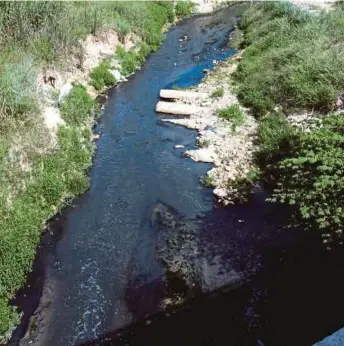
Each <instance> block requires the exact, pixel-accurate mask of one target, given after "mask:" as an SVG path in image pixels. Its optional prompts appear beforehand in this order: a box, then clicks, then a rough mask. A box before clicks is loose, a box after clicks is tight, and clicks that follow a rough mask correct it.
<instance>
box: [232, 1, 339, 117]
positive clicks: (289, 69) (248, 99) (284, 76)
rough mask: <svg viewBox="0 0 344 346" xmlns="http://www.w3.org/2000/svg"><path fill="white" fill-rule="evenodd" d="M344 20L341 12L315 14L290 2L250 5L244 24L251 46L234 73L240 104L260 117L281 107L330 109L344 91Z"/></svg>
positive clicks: (247, 41)
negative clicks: (302, 9)
mask: <svg viewBox="0 0 344 346" xmlns="http://www.w3.org/2000/svg"><path fill="white" fill-rule="evenodd" d="M343 18H344V16H343V11H342V10H336V11H330V12H329V13H325V12H322V13H319V14H318V15H311V14H308V13H307V12H306V11H301V10H299V9H298V8H297V7H296V6H293V5H292V4H290V3H286V2H261V3H258V4H255V5H253V6H251V7H250V9H249V10H248V11H247V12H246V13H245V14H244V16H243V19H242V22H241V29H242V30H243V31H244V33H245V44H246V45H247V46H248V47H247V49H246V51H245V53H244V56H243V59H242V61H241V63H240V64H239V66H238V70H237V72H236V74H235V79H236V82H237V87H238V95H239V98H240V100H241V101H242V102H243V103H244V104H245V105H246V106H248V107H251V108H252V109H253V110H254V111H255V112H256V114H257V115H264V114H266V113H267V112H268V111H271V110H272V109H273V108H274V107H275V105H276V104H278V105H281V106H283V108H284V109H285V110H292V109H295V108H296V109H309V110H312V109H314V110H319V111H322V112H327V111H329V110H331V109H332V108H333V106H334V104H335V102H336V98H337V97H338V95H339V94H340V93H341V92H342V90H343V81H344V60H343V59H342V58H341V56H342V54H343V53H344V44H343V42H344V40H343V38H344V31H343V30H342V27H343V25H344V19H343ZM262 71H264V73H262Z"/></svg>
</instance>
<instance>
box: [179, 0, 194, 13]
mask: <svg viewBox="0 0 344 346" xmlns="http://www.w3.org/2000/svg"><path fill="white" fill-rule="evenodd" d="M194 7H195V5H194V3H193V2H192V1H188V0H179V1H177V4H176V15H177V16H178V17H186V16H189V15H190V14H191V13H192V10H193V8H194Z"/></svg>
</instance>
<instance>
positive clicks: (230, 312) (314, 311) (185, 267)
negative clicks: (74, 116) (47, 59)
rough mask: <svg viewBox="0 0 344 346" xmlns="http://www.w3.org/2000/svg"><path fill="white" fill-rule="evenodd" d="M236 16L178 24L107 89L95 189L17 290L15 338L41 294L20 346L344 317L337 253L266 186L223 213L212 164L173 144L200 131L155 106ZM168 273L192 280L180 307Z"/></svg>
mask: <svg viewBox="0 0 344 346" xmlns="http://www.w3.org/2000/svg"><path fill="white" fill-rule="evenodd" d="M241 12H242V7H239V6H236V7H232V8H229V9H225V10H221V11H219V12H217V13H215V14H213V15H210V16H201V17H194V18H191V19H188V20H185V21H183V22H181V23H180V24H179V25H178V26H177V27H175V28H172V29H171V30H170V31H169V32H168V34H167V37H166V41H165V42H164V44H163V45H162V47H161V48H160V49H159V51H158V52H156V53H154V54H152V56H151V57H150V58H149V59H148V61H147V62H146V63H145V64H144V66H143V67H142V69H141V70H140V71H138V72H137V73H136V74H135V75H134V76H133V77H131V78H130V80H129V82H127V83H125V84H121V85H119V86H118V87H116V88H114V89H113V90H112V91H111V93H110V99H109V103H108V105H107V107H106V110H105V113H104V115H103V117H102V119H101V122H100V124H99V126H98V128H97V131H99V132H100V133H101V137H100V140H99V141H98V143H97V153H96V155H95V158H94V166H93V168H92V170H91V173H90V178H91V187H90V190H89V191H88V192H87V193H86V194H85V195H84V196H83V197H82V198H80V199H78V200H77V201H76V202H75V204H76V208H71V209H69V210H66V211H65V212H64V213H63V215H61V216H60V218H59V219H58V220H55V221H54V222H53V223H52V225H51V230H52V233H53V234H54V237H53V239H51V237H50V238H49V237H48V235H49V234H48V235H46V237H48V238H49V240H47V242H48V243H49V242H50V243H49V244H50V246H48V245H47V244H46V245H45V246H42V248H41V250H40V251H39V252H38V256H37V260H36V265H35V270H34V272H33V274H32V275H31V276H30V278H29V281H28V283H29V284H30V287H29V288H26V290H24V291H23V292H21V293H19V295H18V299H17V301H18V303H19V305H20V307H22V309H23V310H24V313H25V318H23V322H22V325H21V327H20V328H18V330H17V332H16V333H15V335H14V337H13V341H12V342H11V343H12V344H18V342H19V341H18V340H19V339H20V338H21V337H22V336H23V333H24V332H23V331H24V330H25V329H27V328H28V319H27V316H28V315H30V314H32V312H33V311H32V310H34V309H35V308H36V307H37V304H38V300H39V299H40V306H39V309H38V313H37V318H36V322H35V323H34V324H33V325H31V329H33V330H34V332H33V334H32V335H34V334H35V335H36V336H35V337H34V338H33V339H32V340H30V337H29V338H25V339H23V340H22V342H21V344H22V345H24V344H25V343H26V342H28V341H29V340H30V341H32V343H31V344H33V345H51V346H54V345H59V346H60V345H75V344H82V343H84V344H93V345H98V344H118V345H121V344H123V345H124V344H126V345H263V344H264V345H273V346H276V345H286V346H287V345H288V346H289V345H300V346H301V345H308V344H311V343H312V342H315V341H316V340H318V339H320V338H321V337H322V336H325V335H326V334H327V333H329V332H331V331H334V330H335V329H336V328H337V327H338V328H339V327H340V323H341V321H342V322H343V324H344V318H342V317H343V315H344V309H343V308H344V305H343V299H344V298H343V297H342V296H343V295H341V294H339V293H338V292H339V291H340V289H343V288H344V283H343V278H342V274H340V272H341V271H340V268H343V266H341V267H340V265H342V264H343V259H342V258H341V257H340V256H339V255H337V254H327V253H323V252H322V250H320V247H318V244H317V242H316V241H315V240H310V238H311V237H308V236H307V237H306V236H305V237H302V239H301V237H300V235H299V234H298V233H295V232H292V231H289V232H285V231H283V230H281V227H279V226H278V225H279V224H283V219H284V212H283V211H281V210H280V209H278V208H277V207H275V206H273V205H268V204H267V203H265V202H264V199H265V195H264V193H263V192H258V193H257V196H256V198H255V199H254V200H253V201H252V202H251V203H250V204H248V205H246V206H241V207H235V208H229V209H221V208H217V207H216V206H215V205H214V200H213V198H212V193H211V190H209V189H206V188H204V187H202V186H201V185H200V184H199V178H200V176H202V175H204V174H205V173H206V171H207V170H208V169H209V168H210V166H209V165H208V164H202V163H197V164H196V163H194V162H192V161H191V160H189V159H187V158H184V157H182V151H180V150H176V149H174V146H175V145H176V144H182V145H184V146H185V149H183V150H186V149H189V148H194V147H195V137H196V132H195V131H190V130H188V129H185V128H182V127H178V126H174V125H170V124H167V123H163V122H161V121H160V120H159V119H160V117H161V115H157V114H156V113H155V112H154V108H155V104H156V102H157V100H158V93H159V90H160V89H162V88H165V87H171V86H173V85H177V86H188V85H195V84H197V83H199V82H200V80H201V79H202V77H203V75H202V70H203V69H204V68H209V67H211V66H212V61H213V60H214V59H216V60H220V59H225V58H226V57H228V56H230V55H232V54H233V53H234V50H233V49H231V48H229V47H228V37H229V33H230V31H231V30H232V29H233V26H234V23H235V22H236V20H237V18H238V15H240V14H241ZM185 36H187V39H186V40H183V41H180V38H181V37H185ZM304 238H306V239H304ZM42 244H44V242H43V243H42ZM172 267H178V269H177V270H175V271H173V270H170V269H171V268H172ZM180 272H183V273H189V274H190V277H189V278H188V279H185V277H186V276H187V275H184V276H183V278H182V279H181V275H180ZM171 273H172V274H173V273H174V274H176V273H177V274H178V275H175V276H174V277H173V278H172V279H173V283H174V288H175V290H176V291H177V293H181V294H182V292H185V287H186V286H192V287H194V289H193V290H191V291H192V292H191V291H190V292H188V294H187V295H186V296H185V297H184V298H187V299H186V300H185V301H184V304H180V305H179V306H178V307H176V306H175V305H173V304H172V306H170V307H169V305H168V300H166V298H170V297H171V294H172V296H173V292H172V293H171V292H169V287H168V285H166V280H167V281H168V280H170V279H171V275H172V274H171ZM167 274H169V276H168V275H167ZM174 274H173V275H174ZM173 275H172V276H173ZM166 277H169V278H170V279H168V278H167V279H166ZM188 280H190V282H187V281H188ZM334 282H335V283H336V285H334ZM329 287H332V290H330V289H329ZM333 290H335V292H334V293H333ZM331 292H332V293H331ZM324 295H327V298H326V300H325V298H324ZM325 302H327V304H325ZM164 304H165V305H164ZM163 306H167V311H169V312H168V313H167V314H166V313H165V312H161V311H162V307H163ZM149 316H152V317H149ZM147 318H149V320H147ZM142 321H143V322H142ZM338 328H337V329H338ZM29 329H30V328H29Z"/></svg>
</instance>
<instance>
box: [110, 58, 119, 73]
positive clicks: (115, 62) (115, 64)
mask: <svg viewBox="0 0 344 346" xmlns="http://www.w3.org/2000/svg"><path fill="white" fill-rule="evenodd" d="M109 64H110V66H111V67H112V68H114V69H116V70H118V69H120V68H121V64H120V62H119V61H118V60H117V59H116V58H112V59H111V60H110V61H109Z"/></svg>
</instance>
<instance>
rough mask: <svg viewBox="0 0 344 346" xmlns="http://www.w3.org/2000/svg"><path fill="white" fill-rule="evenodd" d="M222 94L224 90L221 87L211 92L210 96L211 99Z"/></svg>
mask: <svg viewBox="0 0 344 346" xmlns="http://www.w3.org/2000/svg"><path fill="white" fill-rule="evenodd" d="M224 94H225V91H224V90H223V88H218V89H216V90H214V91H213V92H212V94H211V95H210V97H211V98H213V99H216V98H220V97H222V96H223V95H224Z"/></svg>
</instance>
